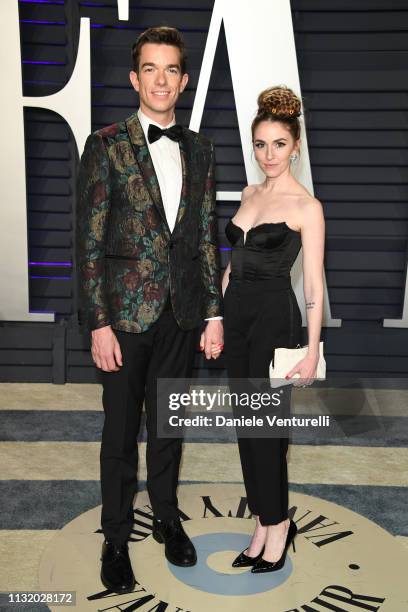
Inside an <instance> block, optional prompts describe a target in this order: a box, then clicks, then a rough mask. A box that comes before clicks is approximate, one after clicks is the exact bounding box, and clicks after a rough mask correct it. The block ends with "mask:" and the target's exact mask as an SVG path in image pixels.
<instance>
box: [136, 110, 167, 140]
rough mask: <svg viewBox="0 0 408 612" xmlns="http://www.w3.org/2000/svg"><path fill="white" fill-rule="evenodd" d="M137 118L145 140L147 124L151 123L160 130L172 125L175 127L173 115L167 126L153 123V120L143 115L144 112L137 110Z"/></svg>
mask: <svg viewBox="0 0 408 612" xmlns="http://www.w3.org/2000/svg"><path fill="white" fill-rule="evenodd" d="M137 116H138V117H139V121H140V124H141V126H142V129H143V132H144V135H145V137H146V140H147V132H148V129H149V124H150V123H153V125H157V127H159V128H161V129H162V130H164V129H166V128H169V127H171V126H172V125H175V123H176V118H175V115H174V114H173V119H172V120H171V121H170V123H169V124H168V125H164V126H163V125H160V123H157V121H154V120H153V119H151V118H150V117H148V116H147V115H145V114H144V112H143V111H142V110H141V109H140V108H139V110H138V111H137Z"/></svg>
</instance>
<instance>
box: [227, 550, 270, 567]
mask: <svg viewBox="0 0 408 612" xmlns="http://www.w3.org/2000/svg"><path fill="white" fill-rule="evenodd" d="M245 550H248V549H247V548H246V549H245ZM264 550H265V546H264V547H263V548H262V550H261V552H260V553H259V555H256V557H250V556H249V555H246V554H245V551H243V552H242V553H240V554H239V555H238V557H236V559H234V561H233V562H232V567H251V566H252V565H255V563H256V562H257V561H259V559H261V558H262V555H263V552H264Z"/></svg>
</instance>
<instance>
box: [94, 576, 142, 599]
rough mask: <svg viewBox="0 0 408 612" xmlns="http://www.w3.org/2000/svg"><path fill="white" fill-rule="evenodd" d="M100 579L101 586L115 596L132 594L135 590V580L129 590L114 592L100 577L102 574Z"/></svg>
mask: <svg viewBox="0 0 408 612" xmlns="http://www.w3.org/2000/svg"><path fill="white" fill-rule="evenodd" d="M100 578H101V582H102V584H103V586H104V587H105V588H106V589H108V591H112V593H116V594H117V595H126V593H133V591H134V590H135V586H136V580H135V582H134V584H133V586H132V587H131V588H129V589H123V590H120V591H115V589H113V588H112V586H111V585H110V584H108V583H107V582H106V581H105V580H104V578H103V577H102V574H101V575H100Z"/></svg>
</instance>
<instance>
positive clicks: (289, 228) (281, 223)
mask: <svg viewBox="0 0 408 612" xmlns="http://www.w3.org/2000/svg"><path fill="white" fill-rule="evenodd" d="M230 223H232V225H235V227H237V228H238V229H239V230H241V232H242V233H243V234H244V245H245V244H246V238H247V235H248V234H249V232H251V231H253V230H255V229H257V228H258V227H263V226H264V225H286V227H287V228H288V230H290V231H291V232H294V233H295V234H300V231H299V230H295V229H293V227H289V225H288V224H287V223H286V221H266V222H263V223H258V224H257V225H253V226H252V227H250V228H249V230H248V231H247V232H246V231H245V230H243V229H242V227H241V226H240V225H237V224H236V223H234V221H233V217H230Z"/></svg>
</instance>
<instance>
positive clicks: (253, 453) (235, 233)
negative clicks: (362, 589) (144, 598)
mask: <svg viewBox="0 0 408 612" xmlns="http://www.w3.org/2000/svg"><path fill="white" fill-rule="evenodd" d="M258 104H259V106H260V109H259V111H258V115H257V117H256V118H255V120H254V123H253V127H252V132H253V141H254V147H255V146H256V145H257V143H258V140H259V139H257V138H256V136H257V135H259V134H261V135H263V136H262V137H263V138H265V140H262V139H260V142H261V143H263V147H264V151H265V153H264V154H263V156H262V154H261V155H259V153H258V152H257V151H256V153H257V160H258V163H259V158H261V159H262V169H264V171H265V172H266V176H267V180H266V181H265V183H264V184H262V185H254V186H252V188H251V187H248V188H246V190H244V193H243V198H242V204H241V207H240V209H239V210H238V211H237V213H236V214H235V216H234V217H233V218H231V219H229V221H228V223H227V225H226V228H225V231H226V236H227V239H228V241H229V243H230V245H231V261H230V264H229V266H228V268H227V270H226V273H225V276H224V280H223V286H224V287H225V285H226V281H227V282H228V285H227V287H226V290H225V294H224V334H225V336H224V337H225V357H226V365H227V373H228V377H229V379H251V378H258V379H259V378H261V379H267V380H268V379H269V364H270V362H271V360H272V359H273V356H274V349H275V348H276V347H287V348H295V347H296V346H297V345H298V344H299V345H302V316H301V312H300V309H299V306H298V303H297V300H296V296H295V293H294V291H293V288H292V285H291V277H290V271H291V268H292V266H293V264H294V262H295V260H296V258H297V256H298V254H299V251H300V249H301V247H302V233H303V229H304V228H303V227H301V230H302V232H301V231H300V230H299V228H295V227H293V225H295V224H296V223H295V221H296V215H297V218H298V219H300V218H301V215H300V214H298V211H299V210H301V209H300V207H297V206H295V205H293V206H292V204H293V203H294V202H297V201H299V198H298V199H296V197H292V195H293V196H296V194H297V193H299V192H298V191H297V186H299V183H297V181H295V180H294V179H293V178H292V177H290V172H289V170H288V167H289V162H290V161H292V160H293V152H294V151H297V150H298V142H296V139H295V138H293V134H294V132H293V130H292V131H290V129H288V126H289V127H290V121H292V122H293V119H294V117H291V118H290V119H289V120H288V121H285V117H284V116H283V114H282V113H281V117H280V118H279V117H278V116H277V115H278V113H277V109H278V111H279V108H281V110H282V106H283V107H284V109H283V110H285V108H286V109H287V107H288V106H291V105H292V106H293V105H295V106H296V104H298V106H300V101H299V99H298V98H297V97H296V96H295V94H294V93H293V92H292V91H291V90H288V89H287V88H284V87H277V88H271V89H269V90H266V91H265V92H262V94H260V96H259V98H258ZM279 105H281V106H279ZM272 108H274V109H275V111H274V112H272V111H271V109H272ZM298 114H300V113H298ZM271 115H272V116H271ZM259 124H262V127H261V129H258V126H259ZM298 125H299V124H298ZM271 126H272V127H271ZM262 130H263V131H262ZM268 130H269V131H268ZM291 134H292V136H291ZM254 135H255V136H254ZM265 135H269V139H268V138H267V136H265ZM276 137H278V138H276ZM272 138H273V140H272ZM285 138H286V143H285V142H284V141H285ZM278 141H282V142H283V143H284V144H286V151H285V152H283V150H282V151H280V150H279V149H278V148H277V149H276V153H275V152H273V147H275V144H276V147H277V142H278ZM266 148H267V149H266ZM265 160H266V161H265ZM285 162H286V165H285ZM268 181H269V182H268ZM278 181H279V182H278ZM278 185H279V189H278V188H276V189H275V190H274V187H277V186H278ZM271 186H272V189H270V187H271ZM282 187H283V190H282V191H283V193H284V197H282V200H281V199H280V198H279V191H280V189H281V188H282ZM289 189H293V192H294V193H293V194H292V193H289V194H288V190H289ZM300 193H301V192H300ZM268 194H269V195H268ZM307 194H308V192H307ZM309 195H310V194H309ZM277 196H278V197H277ZM274 197H275V199H276V198H277V202H278V204H277V205H274V206H269V202H270V201H273V198H274ZM285 197H286V199H285ZM282 201H284V202H285V204H284V205H283V206H282V204H281V202H282ZM259 202H262V205H261V206H259ZM265 202H268V203H267V204H265ZM286 202H287V203H286ZM257 203H258V204H257ZM316 203H317V208H318V209H319V211H318V212H317V213H316V212H315V209H316ZM319 205H320V202H318V200H315V199H314V198H312V197H310V206H313V207H314V208H310V210H311V211H312V212H311V215H312V216H313V215H317V216H316V218H318V217H319V215H321V222H319V223H320V227H319V232H320V233H319V232H318V235H319V237H320V238H321V230H322V227H324V226H323V223H324V222H323V221H322V219H323V216H322V211H321V205H320V206H319ZM303 210H305V209H303ZM307 210H309V209H307ZM276 212H278V213H279V218H280V219H282V217H285V216H286V217H290V225H288V223H287V221H284V220H279V221H264V219H265V218H267V219H269V218H271V217H272V216H275V214H276ZM286 212H287V215H286V214H285V213H286ZM268 213H269V214H268ZM237 217H238V219H237ZM258 219H260V221H258ZM294 220H295V221H294ZM309 225H310V223H309ZM244 226H245V227H246V229H244ZM305 226H306V223H305ZM309 231H310V230H309ZM309 235H310V234H309ZM321 251H322V249H321V245H320V251H316V253H313V257H314V258H315V259H314V263H315V264H317V263H318V264H319V265H320V266H321V270H322V261H320V259H321V260H322V252H321ZM318 258H319V262H317V259H318ZM314 268H315V269H319V266H317V265H314ZM320 275H321V276H322V272H321V274H320ZM321 282H322V279H321ZM318 285H320V281H319V282H314V284H313V289H315V288H316V287H317V286H318ZM306 297H307V298H309V299H310V298H311V301H310V302H307V304H306V306H307V307H310V308H311V309H313V308H314V307H315V306H316V305H317V307H316V308H315V310H319V311H320V310H321V309H322V291H320V287H319V291H317V292H315V293H313V292H312V293H309V295H307V296H306ZM315 314H316V316H315V318H314V323H313V334H312V337H311V327H310V326H309V348H310V355H309V356H308V358H307V359H305V360H302V361H304V363H303V365H302V367H301V368H299V369H298V370H297V371H298V372H299V373H300V375H301V377H302V379H303V380H302V382H307V383H309V382H311V381H312V379H313V378H314V377H315V373H316V366H317V361H318V339H320V328H321V320H320V322H319V320H318V319H319V313H315V312H314V313H313V316H314V315H315ZM310 320H312V319H310ZM312 339H313V343H312V342H311V340H312ZM311 344H313V346H311ZM301 364H302V362H299V364H298V365H301ZM231 382H232V381H231ZM230 387H231V385H230ZM282 389H283V392H284V395H285V401H289V402H290V392H291V387H290V386H287V385H285V386H284V387H282ZM231 390H233V389H232V388H231ZM238 444H239V453H240V459H241V465H242V472H243V478H244V484H245V488H246V493H247V501H248V507H249V510H250V511H251V513H252V514H253V515H254V516H255V517H256V518H257V530H256V541H255V534H254V538H253V540H252V542H251V546H250V547H249V548H248V549H246V551H243V552H242V553H241V554H240V555H239V556H238V557H237V558H236V559H235V561H234V563H233V566H234V567H245V566H252V570H251V571H252V572H253V573H259V572H265V571H276V570H278V569H280V568H281V567H283V565H284V562H285V557H286V551H287V548H288V546H289V544H290V543H291V541H292V540H293V538H294V537H295V535H296V525H295V523H294V522H293V521H292V520H291V519H289V518H288V479H287V465H286V453H287V449H288V439H287V438H276V437H267V438H256V439H254V438H249V437H238ZM268 526H278V527H279V526H280V528H281V530H280V532H279V536H277V535H276V534H277V533H278V530H275V531H272V530H269V528H268V529H266V528H267V527H268ZM282 534H283V535H282ZM279 537H280V540H279V539H277V538H279ZM274 538H275V539H274ZM272 549H273V550H274V551H275V553H276V554H274V555H272V554H271V550H272ZM250 550H251V551H252V554H250V552H249V551H250ZM264 551H265V552H266V551H268V552H269V554H268V555H265V554H264V555H263V553H264ZM280 553H281V554H280ZM279 554H280V556H279ZM268 557H269V558H268Z"/></svg>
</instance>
